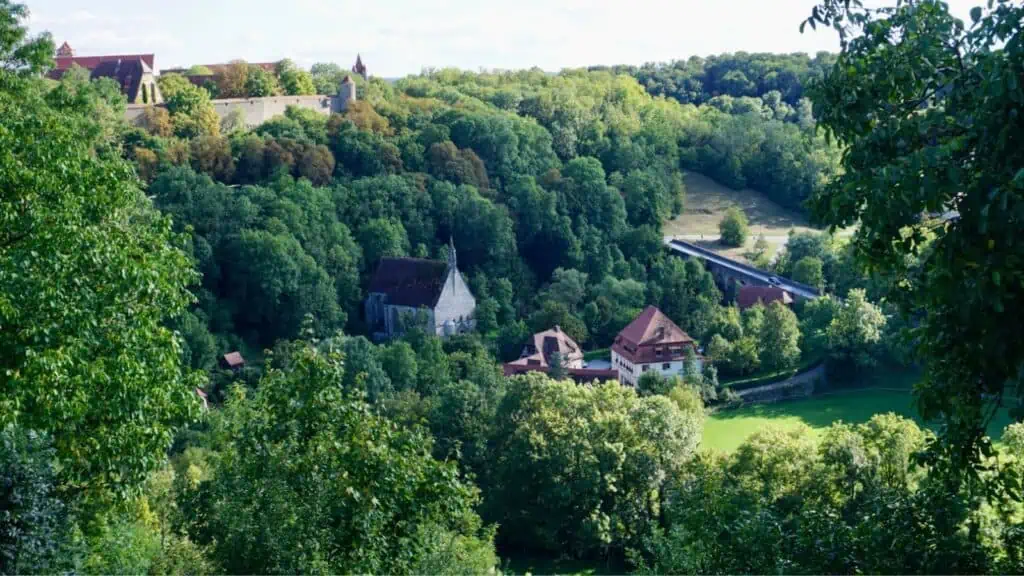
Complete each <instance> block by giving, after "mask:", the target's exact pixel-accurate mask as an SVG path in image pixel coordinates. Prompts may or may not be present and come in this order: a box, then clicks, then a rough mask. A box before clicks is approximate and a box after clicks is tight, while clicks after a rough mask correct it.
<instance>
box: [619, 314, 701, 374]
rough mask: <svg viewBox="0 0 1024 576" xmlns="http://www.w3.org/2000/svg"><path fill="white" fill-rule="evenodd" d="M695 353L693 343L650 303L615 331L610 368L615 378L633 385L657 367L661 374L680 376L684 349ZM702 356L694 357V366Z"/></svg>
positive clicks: (684, 353) (685, 351)
mask: <svg viewBox="0 0 1024 576" xmlns="http://www.w3.org/2000/svg"><path fill="white" fill-rule="evenodd" d="M691 349H692V350H693V351H694V352H695V353H696V352H697V343H696V342H694V340H693V338H690V336H689V335H688V334H687V333H686V332H683V330H682V328H680V327H679V326H676V323H675V322H673V321H672V320H669V318H668V316H665V314H663V313H662V312H661V310H658V309H657V308H655V307H654V306H648V307H647V308H645V309H644V311H643V312H641V313H640V315H639V316H637V317H636V319H635V320H633V321H632V322H630V323H629V325H628V326H626V327H625V328H623V329H622V331H621V332H619V334H618V336H616V337H615V342H614V343H613V344H612V368H614V369H616V370H618V371H619V380H620V381H621V382H623V383H625V384H629V385H631V386H635V385H636V382H637V380H639V378H640V375H641V374H643V373H644V372H647V371H648V370H657V371H658V372H659V373H661V374H663V375H665V376H673V375H676V374H678V375H682V373H683V364H684V363H685V361H686V355H687V350H691ZM702 367H703V359H702V358H701V357H700V356H699V355H698V356H697V369H698V370H700V369H702Z"/></svg>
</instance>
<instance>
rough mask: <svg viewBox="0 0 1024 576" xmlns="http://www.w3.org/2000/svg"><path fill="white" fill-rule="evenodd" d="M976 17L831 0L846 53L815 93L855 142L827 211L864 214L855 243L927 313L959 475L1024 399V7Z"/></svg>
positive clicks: (827, 13)
mask: <svg viewBox="0 0 1024 576" xmlns="http://www.w3.org/2000/svg"><path fill="white" fill-rule="evenodd" d="M971 20H972V22H971V24H969V25H967V26H965V24H964V23H963V22H962V21H961V20H959V19H957V18H954V17H953V16H952V15H951V14H950V13H949V7H948V5H946V4H945V3H943V2H938V1H934V0H923V1H920V2H902V3H897V6H896V7H894V8H883V9H869V8H864V7H863V6H862V5H861V4H860V3H859V2H854V3H851V2H849V1H848V0H847V1H843V0H828V1H826V2H823V3H822V4H820V5H819V6H817V7H816V8H815V9H814V13H813V15H812V17H811V18H810V20H809V22H810V23H811V24H812V25H815V26H816V25H817V24H824V25H828V26H832V27H834V28H835V29H836V30H838V31H839V32H840V34H841V39H842V46H843V50H842V53H841V54H840V55H839V58H838V60H837V62H836V65H835V67H834V68H833V69H832V71H831V72H830V73H829V74H828V75H826V77H825V78H824V79H823V81H822V82H821V83H820V84H819V85H817V86H816V87H814V89H813V90H812V98H813V99H814V101H815V111H816V112H817V113H818V115H819V122H820V125H822V126H824V127H825V129H826V130H827V131H828V133H830V134H831V135H833V136H834V137H835V138H836V139H838V140H839V142H840V143H841V144H842V145H844V146H845V152H844V154H843V160H842V161H843V168H844V169H845V170H844V171H843V173H842V174H841V175H839V176H838V177H837V178H836V179H834V180H833V181H832V182H830V183H829V184H828V186H827V187H826V188H825V189H823V190H821V191H819V192H818V193H816V194H815V196H814V197H813V199H812V202H811V203H812V208H813V209H814V212H815V214H816V215H817V216H818V217H819V218H820V219H821V220H823V221H824V222H827V223H828V224H831V225H834V226H847V225H850V224H852V223H854V222H859V223H860V226H859V228H858V231H857V235H856V236H855V239H854V243H855V247H856V250H857V252H858V254H859V255H860V256H862V257H863V259H864V260H867V261H868V262H870V263H871V265H872V266H873V267H874V268H875V269H877V270H879V271H882V272H884V273H886V274H887V275H890V276H892V277H893V278H894V279H895V282H894V283H893V286H894V288H895V289H894V290H892V291H891V293H890V296H891V297H892V298H893V300H895V301H897V302H899V304H900V305H901V309H902V312H903V313H904V315H905V317H906V318H908V319H911V320H912V321H913V322H914V323H915V324H916V325H917V326H916V327H915V329H914V330H913V335H912V338H913V341H914V342H915V343H916V344H917V348H918V352H919V353H920V355H921V356H922V358H923V359H924V360H925V361H926V362H925V370H926V374H925V382H924V383H923V384H922V385H920V386H918V387H917V388H916V391H917V395H918V400H919V405H920V408H921V412H922V416H923V417H924V418H926V419H932V418H941V420H942V422H943V434H942V439H943V440H944V442H943V444H942V445H941V446H937V448H940V450H939V451H938V453H939V454H942V453H944V455H942V456H941V457H942V458H943V459H946V460H948V461H949V462H950V463H951V466H950V472H951V475H955V474H959V472H960V471H961V470H976V469H977V468H979V467H980V466H981V463H982V459H983V456H984V454H986V453H987V452H988V451H989V448H988V446H987V444H988V441H987V440H986V439H985V437H984V429H985V423H986V420H987V419H988V418H989V417H990V415H991V414H992V413H993V411H994V410H996V409H997V407H998V404H999V400H1000V399H1002V398H1003V397H1004V394H1006V395H1007V396H1016V397H1017V398H1021V397H1024V394H1022V392H1024V389H1022V386H1024V379H1022V378H1021V374H1022V367H1024V338H1021V337H1020V331H1019V327H1018V326H1017V325H1016V323H1015V322H1005V321H1001V320H1000V319H1004V318H1011V319H1015V318H1020V317H1021V316H1022V315H1024V266H1022V265H1021V262H1022V261H1024V244H1022V243H1021V242H1020V241H1019V231H1020V222H1021V220H1022V219H1024V145H1021V141H1020V135H1021V134H1022V133H1024V116H1022V115H1021V114H1020V110H1021V105H1022V104H1024V86H1022V82H1021V78H1022V77H1024V36H1022V33H1024V24H1022V23H1024V6H1021V5H1020V4H1019V3H1014V2H1002V1H1000V2H995V3H992V2H990V3H989V8H988V9H983V8H981V7H977V8H974V9H973V10H972V11H971Z"/></svg>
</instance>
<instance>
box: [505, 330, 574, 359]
mask: <svg viewBox="0 0 1024 576" xmlns="http://www.w3.org/2000/svg"><path fill="white" fill-rule="evenodd" d="M555 352H558V353H559V354H561V355H562V359H563V361H568V360H569V359H571V358H573V357H576V358H579V359H582V358H583V351H582V350H580V346H579V344H577V343H576V341H575V340H573V339H572V338H570V337H569V335H568V334H566V333H565V332H563V331H562V328H561V326H558V325H556V326H555V327H554V328H551V329H550V330H545V331H543V332H537V333H536V334H534V335H533V336H532V337H531V338H530V341H529V342H528V343H527V344H526V346H525V350H524V354H523V356H522V357H521V358H519V359H518V360H516V361H514V362H511V364H516V365H520V366H527V365H529V366H548V365H550V360H551V355H552V354H554V353H555Z"/></svg>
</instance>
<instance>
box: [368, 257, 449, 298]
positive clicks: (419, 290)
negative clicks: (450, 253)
mask: <svg viewBox="0 0 1024 576" xmlns="http://www.w3.org/2000/svg"><path fill="white" fill-rule="evenodd" d="M447 277H448V263H447V262H442V261H440V260H424V259H422V258H381V260H380V264H378V265H377V271H376V272H375V273H374V275H373V279H372V280H371V281H370V287H369V288H368V289H367V292H369V293H371V294H372V293H374V292H377V293H383V294H387V297H388V301H387V303H388V304H392V305H396V306H411V307H414V308H419V307H420V306H426V307H427V308H433V307H434V306H435V305H436V304H437V299H438V298H440V297H441V290H442V289H443V288H444V281H445V279H446V278H447Z"/></svg>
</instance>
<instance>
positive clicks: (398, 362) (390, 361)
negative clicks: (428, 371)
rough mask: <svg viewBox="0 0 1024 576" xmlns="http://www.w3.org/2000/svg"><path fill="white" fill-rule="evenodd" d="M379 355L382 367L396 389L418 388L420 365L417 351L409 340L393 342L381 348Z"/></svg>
mask: <svg viewBox="0 0 1024 576" xmlns="http://www.w3.org/2000/svg"><path fill="white" fill-rule="evenodd" d="M378 356H379V358H380V365H381V367H382V368H384V372H386V373H387V375H388V378H390V379H391V384H392V386H394V388H395V389H397V390H406V389H413V390H415V389H416V382H417V380H418V377H419V376H418V375H419V367H418V365H417V362H416V351H415V350H413V349H412V346H410V345H409V343H408V342H404V341H401V340H400V341H398V342H393V343H391V344H389V345H388V346H386V347H384V348H383V349H381V350H380V353H379V354H378Z"/></svg>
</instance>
